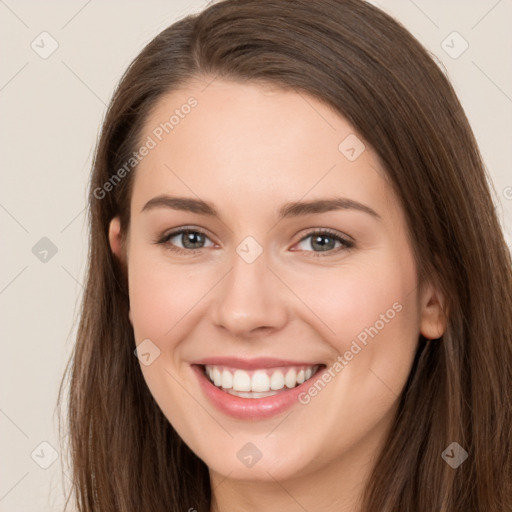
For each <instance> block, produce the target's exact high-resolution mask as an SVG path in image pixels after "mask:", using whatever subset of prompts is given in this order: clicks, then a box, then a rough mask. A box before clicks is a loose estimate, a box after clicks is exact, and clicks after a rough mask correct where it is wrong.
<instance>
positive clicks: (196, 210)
mask: <svg viewBox="0 0 512 512" xmlns="http://www.w3.org/2000/svg"><path fill="white" fill-rule="evenodd" d="M210 81H211V80H210ZM207 84H208V82H207V81H204V82H201V81H199V80H198V81H195V82H191V83H190V84H189V85H188V86H187V87H185V88H183V89H181V90H179V91H174V92H172V93H170V94H168V95H167V96H165V97H163V98H161V100H160V102H159V103H158V104H157V106H156V108H155V109H154V110H153V112H152V113H151V115H150V117H149V119H148V120H147V123H146V125H145V129H144V133H143V134H142V137H141V141H142V143H141V144H146V146H147V147H148V148H149V149H148V151H144V153H147V154H146V155H145V156H144V157H143V158H142V160H141V162H140V163H139V165H138V167H137V169H136V172H135V171H134V172H135V175H134V176H133V179H134V183H133V192H132V197H131V205H130V207H131V215H130V228H129V233H124V234H123V233H120V231H119V222H118V219H117V218H116V219H114V220H113V221H112V223H111V226H110V242H111V246H112V250H113V251H114V252H115V253H116V254H117V255H118V256H119V257H120V258H125V259H126V262H127V268H128V283H129V296H130V321H131V323H132V325H133V329H134V335H135V340H136V344H137V345H139V346H140V347H139V348H140V350H139V358H140V367H141V371H142V373H143V376H144V379H145V381H146V383H147V385H148V387H149V389H150V391H151V393H152V395H153V396H154V398H155V400H156V402H157V403H158V405H159V406H160V408H161V410H162V411H163V413H164V414H165V416H166V417H167V418H168V420H169V422H170V423H171V424H172V425H173V427H174V428H175V430H176V431H177V432H178V433H179V435H180V436H181V437H182V438H183V440H184V441H185V442H186V443H187V444H188V445H189V447H190V448H191V449H192V450H193V451H194V452H195V453H196V454H197V455H198V456H199V457H200V458H201V459H202V460H203V461H204V462H205V463H206V464H207V465H208V467H209V468H210V470H211V472H212V473H214V474H220V475H228V474H229V476H230V478H235V479H248V480H269V479H271V478H275V479H277V480H281V481H282V480H285V479H287V478H293V477H299V476H307V475H310V476H311V477H312V476H313V475H314V474H315V473H316V474H319V473H320V472H321V471H322V470H323V469H325V468H331V469H332V468H333V467H334V466H335V465H336V464H338V462H339V461H347V460H358V461H367V460H369V458H371V457H372V456H373V455H374V454H375V451H376V450H378V448H379V447H380V446H381V444H382V442H383V440H384V437H385V435H386V434H387V432H388V430H389V428H390V425H391V422H392V420H393V417H394V414H395V413H396V408H397V403H398V397H399V395H400V393H401V391H402V389H403V387H404V385H405V382H406V379H407V376H408V374H409V371H410V368H411V364H412V361H413V357H414V353H415V350H416V348H417V342H418V336H419V334H420V333H422V334H423V335H424V336H426V337H428V338H435V337H437V336H439V335H440V334H441V330H440V329H442V326H441V324H440V322H439V308H438V307H437V302H436V293H435V290H434V289H433V288H432V287H431V286H430V285H425V286H421V287H420V286H418V282H417V269H416V265H415V262H414V259H413V255H412V248H411V245H410V240H409V236H408V234H407V229H406V221H405V218H404V214H403V211H402V209H401V206H400V204H399V202H398V200H397V198H396V196H395V195H394V193H393V192H392V190H391V187H390V185H389V183H388V182H387V179H386V174H385V172H384V169H383V167H382V166H381V164H380V162H379V159H378V157H377V155H376V153H375V152H374V151H373V150H372V148H371V147H370V146H369V145H368V144H367V143H366V142H365V141H364V139H363V138H362V137H361V136H360V135H358V134H357V133H356V131H355V129H354V128H353V127H352V126H351V125H350V124H349V123H348V122H347V120H345V119H344V118H343V117H341V116H340V115H339V114H338V113H336V112H335V111H333V110H332V109H330V108H329V107H328V106H326V105H325V104H323V103H321V102H320V101H318V100H316V99H314V98H312V97H310V96H308V95H306V94H305V93H304V94H303V93H301V94H298V93H296V92H291V91H284V90H282V89H277V88H272V87H270V86H267V85H265V86H263V85H261V84H256V83H245V84H241V83H236V82H231V81H224V80H220V79H216V80H213V82H211V83H210V84H209V85H207ZM191 97H193V98H194V100H190V98H191ZM186 105H189V107H185V106H186ZM173 115H174V118H173V119H171V121H169V120H170V118H171V116H173ZM166 122H167V123H168V124H167V125H166V124H165V123H166ZM166 132H168V133H166ZM150 140H151V141H152V142H150ZM150 146H151V147H150ZM141 153H142V152H141ZM322 201H323V202H322ZM202 202H204V203H207V204H206V205H205V204H203V203H202ZM299 203H300V204H299ZM302 203H304V205H302V206H301V204H302ZM213 212H215V214H213ZM123 235H125V236H126V237H127V239H126V246H125V251H126V252H124V251H122V249H121V243H120V240H121V238H122V236H123ZM134 348H135V347H134ZM141 354H143V355H142V357H141ZM211 380H213V381H214V382H211ZM270 475H272V477H271V476H270Z"/></svg>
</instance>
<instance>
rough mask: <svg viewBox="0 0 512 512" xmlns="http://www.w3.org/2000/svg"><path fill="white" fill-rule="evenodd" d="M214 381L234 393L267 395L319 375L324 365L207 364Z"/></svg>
mask: <svg viewBox="0 0 512 512" xmlns="http://www.w3.org/2000/svg"><path fill="white" fill-rule="evenodd" d="M203 368H204V374H205V376H206V377H207V378H208V379H209V380H210V382H211V383H212V384H213V385H215V386H217V387H218V388H220V389H221V390H222V391H224V392H226V393H229V394H230V395H234V396H239V397H242V398H264V397H268V396H273V395H276V394H279V393H281V392H283V391H286V390H288V389H293V388H295V387H297V386H299V385H300V384H302V383H304V382H305V381H307V380H309V379H310V378H311V377H312V376H314V375H315V374H316V372H317V371H318V369H319V368H320V365H308V366H286V367H276V368H259V369H255V370H243V369H240V368H233V367H228V366H221V365H204V367H203Z"/></svg>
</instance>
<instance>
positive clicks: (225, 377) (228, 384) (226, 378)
mask: <svg viewBox="0 0 512 512" xmlns="http://www.w3.org/2000/svg"><path fill="white" fill-rule="evenodd" d="M222 387H223V388H224V389H231V388H232V387H233V374H232V373H231V372H228V371H227V370H223V371H222Z"/></svg>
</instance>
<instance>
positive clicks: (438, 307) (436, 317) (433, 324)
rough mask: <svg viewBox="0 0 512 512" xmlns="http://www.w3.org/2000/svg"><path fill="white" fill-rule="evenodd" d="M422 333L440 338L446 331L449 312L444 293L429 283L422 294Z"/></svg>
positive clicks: (426, 336) (431, 337)
mask: <svg viewBox="0 0 512 512" xmlns="http://www.w3.org/2000/svg"><path fill="white" fill-rule="evenodd" d="M420 305H421V312H420V315H421V325H420V332H421V334H422V335H423V336H424V337H425V338H427V339H430V340H435V339H438V338H440V337H441V336H442V335H443V334H444V333H445V331H446V326H447V322H448V320H447V314H446V311H445V300H444V297H443V295H442V294H441V293H440V292H439V291H438V290H437V289H436V288H434V286H433V285H432V284H429V285H428V286H427V287H426V288H425V289H424V291H423V293H422V296H421V303H420Z"/></svg>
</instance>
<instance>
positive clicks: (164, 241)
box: [155, 227, 355, 258]
mask: <svg viewBox="0 0 512 512" xmlns="http://www.w3.org/2000/svg"><path fill="white" fill-rule="evenodd" d="M185 232H188V233H200V234H202V235H204V236H205V237H206V238H209V237H208V235H207V234H206V233H205V232H204V231H202V230H200V229H196V228H188V227H185V228H180V229H178V230H176V231H172V232H171V233H167V234H165V235H164V236H162V237H161V238H159V239H158V240H157V241H156V242H155V243H156V244H159V245H164V246H165V248H166V249H167V250H169V251H172V252H174V253H177V254H185V255H189V256H190V255H195V254H197V253H198V252H200V251H202V250H203V249H205V247H202V248H200V249H182V248H181V247H176V246H175V245H171V244H170V243H169V240H170V239H171V238H174V237H175V236H176V235H181V234H183V233H185ZM311 235H329V238H333V239H334V240H336V241H339V242H340V243H341V244H342V247H337V248H336V249H332V250H330V251H325V253H324V252H315V251H305V252H312V253H313V254H312V257H314V258H316V257H325V256H330V255H333V254H338V253H339V252H340V251H342V250H350V249H353V248H354V247H355V244H354V242H352V241H351V240H348V239H347V238H344V237H342V236H340V235H339V234H338V232H337V231H333V230H331V229H328V228H325V229H318V228H317V229H313V230H311V231H309V232H308V233H306V234H305V235H304V236H303V237H302V238H301V239H300V240H299V241H298V242H297V243H300V242H302V241H304V240H305V239H306V238H309V237H310V236H311Z"/></svg>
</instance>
